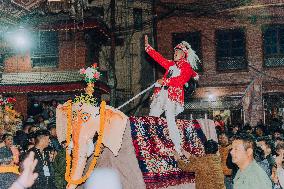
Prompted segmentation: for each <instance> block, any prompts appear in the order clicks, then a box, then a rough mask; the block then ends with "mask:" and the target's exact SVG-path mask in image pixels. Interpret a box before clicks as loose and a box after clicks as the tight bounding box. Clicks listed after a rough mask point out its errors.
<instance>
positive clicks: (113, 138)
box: [103, 106, 128, 156]
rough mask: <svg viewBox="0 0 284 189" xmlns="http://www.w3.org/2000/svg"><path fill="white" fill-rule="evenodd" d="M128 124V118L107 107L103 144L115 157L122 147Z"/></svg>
mask: <svg viewBox="0 0 284 189" xmlns="http://www.w3.org/2000/svg"><path fill="white" fill-rule="evenodd" d="M127 122H128V117H127V116H126V115H125V114H124V113H122V112H121V111H119V110H116V109H114V108H113V107H111V106H106V115H105V130H104V137H103V144H104V145H105V146H106V147H108V148H109V149H110V151H112V153H113V154H114V156H117V155H118V152H119V150H120V148H121V146H122V141H123V135H124V132H125V128H126V125H127Z"/></svg>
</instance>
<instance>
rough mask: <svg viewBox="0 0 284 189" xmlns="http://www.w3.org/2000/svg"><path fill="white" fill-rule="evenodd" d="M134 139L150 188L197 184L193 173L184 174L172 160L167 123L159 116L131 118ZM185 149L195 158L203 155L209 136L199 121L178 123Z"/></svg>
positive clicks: (139, 160)
mask: <svg viewBox="0 0 284 189" xmlns="http://www.w3.org/2000/svg"><path fill="white" fill-rule="evenodd" d="M129 119H130V126H131V136H132V141H133V145H134V148H135V153H136V157H137V159H138V162H139V167H140V169H141V172H142V174H143V178H144V181H145V184H146V188H147V189H152V188H161V187H167V186H174V185H178V184H182V183H187V182H188V183H192V182H194V179H195V177H194V173H190V172H183V171H181V170H180V169H179V168H178V167H177V163H176V161H175V159H174V157H173V151H174V145H173V143H172V141H171V140H170V138H169V134H168V132H169V131H168V129H167V124H166V120H165V119H164V118H158V117H151V116H146V117H130V118H129ZM177 125H178V127H179V129H180V133H182V140H183V148H184V149H185V150H187V151H188V152H190V153H191V154H193V155H196V156H200V155H203V154H204V148H203V143H204V142H205V141H206V137H205V135H204V133H203V132H202V130H201V127H200V125H199V123H198V122H197V121H196V120H191V121H189V120H177Z"/></svg>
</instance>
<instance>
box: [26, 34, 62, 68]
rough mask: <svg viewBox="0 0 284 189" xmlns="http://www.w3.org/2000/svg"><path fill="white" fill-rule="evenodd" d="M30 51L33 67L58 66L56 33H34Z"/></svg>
mask: <svg viewBox="0 0 284 189" xmlns="http://www.w3.org/2000/svg"><path fill="white" fill-rule="evenodd" d="M35 39H36V40H35V48H34V49H33V50H32V58H31V59H32V66H33V67H56V66H57V65H58V33H57V32H52V31H41V32H39V33H36V36H35Z"/></svg>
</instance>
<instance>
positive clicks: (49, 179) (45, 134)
mask: <svg viewBox="0 0 284 189" xmlns="http://www.w3.org/2000/svg"><path fill="white" fill-rule="evenodd" d="M49 135H50V133H49V131H47V130H38V131H36V132H35V146H34V147H33V148H31V149H30V150H29V152H30V151H33V152H34V153H35V159H37V160H38V163H37V165H36V168H35V172H37V173H38V178H37V179H36V181H35V184H34V185H33V186H32V187H31V189H55V188H56V187H55V185H54V173H53V172H52V168H51V163H50V159H49V153H48V151H46V148H47V147H48V145H49Z"/></svg>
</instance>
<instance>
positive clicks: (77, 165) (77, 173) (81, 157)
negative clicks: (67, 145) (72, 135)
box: [67, 143, 88, 189]
mask: <svg viewBox="0 0 284 189" xmlns="http://www.w3.org/2000/svg"><path fill="white" fill-rule="evenodd" d="M79 149H80V150H79ZM87 151H88V145H87V143H83V144H80V145H79V147H76V146H74V149H73V158H72V171H71V180H73V181H74V180H78V179H80V178H81V177H82V175H83V172H84V169H85V166H86V161H87ZM76 187H77V185H76V184H69V185H68V187H67V189H75V188H76Z"/></svg>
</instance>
